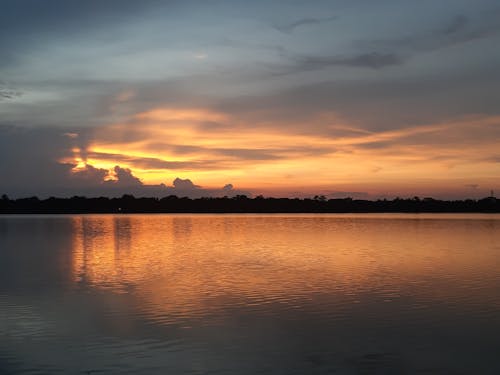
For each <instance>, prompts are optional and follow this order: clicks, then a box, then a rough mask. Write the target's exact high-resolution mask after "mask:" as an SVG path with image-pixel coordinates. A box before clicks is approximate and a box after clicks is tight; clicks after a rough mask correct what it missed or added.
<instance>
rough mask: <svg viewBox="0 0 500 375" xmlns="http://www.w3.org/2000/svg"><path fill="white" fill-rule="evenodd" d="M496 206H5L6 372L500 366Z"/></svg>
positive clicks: (1, 307)
mask: <svg viewBox="0 0 500 375" xmlns="http://www.w3.org/2000/svg"><path fill="white" fill-rule="evenodd" d="M499 259H500V215H424V214H421V215H410V214H408V215H405V214H403V215H392V214H383V215H370V214H368V215H133V216H127V215H117V216H115V215H95V216H94V215H83V216H0V373H1V374H10V373H12V374H14V373H30V374H31V373H33V374H36V373H40V374H57V373H61V374H89V373H90V374H108V373H109V374H126V373H131V374H141V373H144V374H331V373H336V374H413V373H415V374H428V373H436V374H442V373H456V374H499V373H500V357H499V354H500V261H499Z"/></svg>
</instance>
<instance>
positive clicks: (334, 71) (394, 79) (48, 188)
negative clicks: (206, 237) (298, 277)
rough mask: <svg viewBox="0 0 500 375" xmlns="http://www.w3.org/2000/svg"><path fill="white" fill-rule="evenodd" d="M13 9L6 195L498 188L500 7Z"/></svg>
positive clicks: (431, 192)
mask: <svg viewBox="0 0 500 375" xmlns="http://www.w3.org/2000/svg"><path fill="white" fill-rule="evenodd" d="M0 4H1V9H0V176H1V177H0V194H3V193H5V194H8V195H9V196H12V197H24V196H30V195H39V196H49V195H57V196H71V195H89V196H95V195H121V194H123V193H133V194H136V195H143V196H144V195H145V196H163V195H169V194H177V195H188V196H193V197H196V196H208V195H211V196H220V195H234V194H248V195H252V196H256V195H258V194H263V195H265V196H287V197H309V196H314V195H316V194H324V195H326V196H327V197H330V198H333V197H346V196H351V197H355V198H367V199H375V198H380V197H388V198H391V197H395V196H403V197H406V196H414V195H418V196H421V197H424V196H433V197H436V198H465V197H470V198H479V197H484V196H487V195H489V194H490V191H491V190H494V191H499V192H500V48H499V46H500V4H499V2H498V0H441V1H436V0H432V1H431V0H422V1H406V0H380V1H366V0H363V1H362V0H359V1H356V0H332V1H298V0H297V1H239V0H231V1H229V0H226V1H189V0H183V1H161V0H156V1H154V0H142V1H132V0H99V1H97V0H95V1H94V0H92V1H90V0H86V1H77V0H44V1H41V0H1V1H0Z"/></svg>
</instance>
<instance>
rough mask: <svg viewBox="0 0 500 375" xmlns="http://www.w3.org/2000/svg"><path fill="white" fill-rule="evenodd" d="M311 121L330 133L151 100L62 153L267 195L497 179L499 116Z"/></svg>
mask: <svg viewBox="0 0 500 375" xmlns="http://www.w3.org/2000/svg"><path fill="white" fill-rule="evenodd" d="M310 121H311V129H319V128H323V129H328V130H329V131H331V135H325V134H322V133H319V132H315V131H314V130H311V131H306V130H304V126H298V125H299V124H296V123H294V122H293V121H289V122H288V123H284V122H281V123H280V122H274V123H269V122H267V123H266V122H262V123H255V124H250V123H244V122H242V121H241V120H239V119H238V118H234V117H231V116H230V115H228V114H225V113H221V112H217V111H213V110H209V109H200V108H187V109H186V108H184V109H175V108H157V109H153V110H151V111H147V112H143V113H139V114H136V115H134V116H132V117H131V118H130V119H129V120H128V121H126V122H123V123H119V124H114V125H110V126H106V127H103V128H99V129H97V130H96V131H95V132H94V134H93V138H92V140H91V141H90V143H89V145H88V146H87V149H86V150H84V151H85V152H82V150H75V151H74V152H73V155H72V156H71V157H69V158H66V159H65V161H66V162H69V161H70V160H68V159H71V158H73V159H72V161H71V162H72V164H74V165H76V167H75V168H76V169H78V168H81V167H82V166H83V165H85V163H87V164H90V165H93V166H95V167H96V168H102V169H107V170H112V168H114V166H116V165H120V166H121V167H123V168H129V169H130V170H132V172H133V174H134V175H135V176H137V177H138V178H140V179H141V181H143V182H144V183H145V184H158V183H162V182H168V181H172V180H173V179H174V178H175V177H177V176H182V177H183V178H189V179H191V180H193V181H196V182H197V183H199V184H201V185H203V186H208V187H210V186H221V184H224V183H225V182H226V181H227V180H228V179H229V180H230V181H231V182H232V183H235V184H237V185H238V186H240V187H244V188H246V189H250V190H253V191H255V192H256V193H258V192H259V191H265V192H268V193H271V194H272V192H273V191H276V192H280V191H281V192H291V191H294V189H295V191H296V190H297V189H299V190H300V189H302V190H310V191H314V189H316V190H317V189H339V188H340V189H342V190H346V189H347V190H348V191H353V190H354V191H356V190H358V191H359V189H360V188H361V189H363V191H367V190H368V191H370V192H372V193H390V192H391V191H394V192H398V191H399V192H400V194H405V193H406V192H408V193H410V192H412V191H415V190H418V189H420V190H421V191H425V192H427V191H432V187H433V186H434V188H436V189H440V188H441V187H443V189H445V188H444V187H445V186H448V188H451V187H453V186H455V187H457V186H460V187H463V186H464V185H465V184H470V183H474V184H479V185H483V184H498V183H499V178H498V177H497V176H500V168H499V163H498V162H495V160H497V159H496V158H497V157H498V151H497V148H498V145H497V144H496V142H495V139H498V138H499V136H500V126H499V124H500V117H498V116H490V117H488V116H469V117H466V118H460V119H454V120H450V121H448V122H442V123H435V124H428V125H423V126H416V127H409V128H404V129H397V130H389V131H383V132H377V133H375V132H370V131H367V130H364V129H362V128H359V127H356V126H352V125H350V124H346V123H343V122H342V121H341V120H339V119H338V118H337V117H336V116H335V114H332V113H323V114H319V115H318V116H316V117H314V118H311V119H310ZM291 129H294V130H291ZM83 155H85V157H86V158H84V157H83ZM412 189H413V190H412ZM417 192H418V191H417ZM417 192H416V193H417Z"/></svg>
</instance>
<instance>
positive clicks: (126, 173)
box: [106, 165, 143, 187]
mask: <svg viewBox="0 0 500 375" xmlns="http://www.w3.org/2000/svg"><path fill="white" fill-rule="evenodd" d="M114 172H115V175H116V181H113V180H111V181H106V182H107V183H111V184H116V185H119V186H123V187H133V186H142V185H143V183H142V182H141V180H140V179H138V178H137V177H135V176H134V175H133V174H132V171H131V170H130V169H128V168H120V166H118V165H117V166H115V168H114Z"/></svg>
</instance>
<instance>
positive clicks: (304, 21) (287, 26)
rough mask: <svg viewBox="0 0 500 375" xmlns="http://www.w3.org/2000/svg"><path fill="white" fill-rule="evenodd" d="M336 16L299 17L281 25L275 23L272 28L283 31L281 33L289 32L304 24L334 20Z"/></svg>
mask: <svg viewBox="0 0 500 375" xmlns="http://www.w3.org/2000/svg"><path fill="white" fill-rule="evenodd" d="M336 18H337V17H335V16H331V17H324V18H300V19H298V20H295V21H292V22H288V23H285V24H281V25H275V26H274V28H275V29H277V30H279V31H281V32H283V33H291V32H293V31H294V30H295V29H297V28H299V27H301V26H305V25H316V24H320V23H324V22H330V21H333V20H335V19H336Z"/></svg>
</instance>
